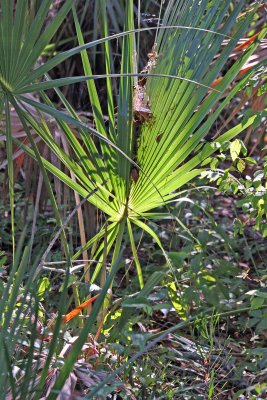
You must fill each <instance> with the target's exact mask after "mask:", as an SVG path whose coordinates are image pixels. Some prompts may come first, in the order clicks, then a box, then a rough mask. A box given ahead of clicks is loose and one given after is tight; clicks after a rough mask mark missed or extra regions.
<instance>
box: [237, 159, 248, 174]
mask: <svg viewBox="0 0 267 400" xmlns="http://www.w3.org/2000/svg"><path fill="white" fill-rule="evenodd" d="M236 167H237V169H238V171H239V172H243V171H244V169H245V168H246V163H245V161H244V160H242V159H241V158H239V159H238V160H237V164H236Z"/></svg>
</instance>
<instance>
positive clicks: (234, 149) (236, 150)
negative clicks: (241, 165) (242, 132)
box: [230, 139, 242, 161]
mask: <svg viewBox="0 0 267 400" xmlns="http://www.w3.org/2000/svg"><path fill="white" fill-rule="evenodd" d="M241 148H242V146H241V142H240V140H239V139H235V140H234V141H233V142H232V143H231V145H230V154H231V157H232V160H233V161H235V160H236V159H237V157H238V156H239V154H240V151H241Z"/></svg>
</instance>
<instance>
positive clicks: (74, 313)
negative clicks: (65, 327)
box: [62, 294, 98, 324]
mask: <svg viewBox="0 0 267 400" xmlns="http://www.w3.org/2000/svg"><path fill="white" fill-rule="evenodd" d="M97 298H98V294H97V295H96V296H94V297H91V298H90V299H89V300H86V301H85V302H84V303H82V304H80V305H79V306H78V307H76V308H74V310H72V311H71V312H69V313H68V314H66V315H64V317H63V318H62V322H63V323H64V324H67V323H68V322H69V321H71V320H72V319H73V318H74V317H76V316H77V315H79V314H80V312H81V311H82V310H83V309H84V308H85V307H87V306H88V305H89V304H91V303H93V302H94V301H95V300H96V299H97Z"/></svg>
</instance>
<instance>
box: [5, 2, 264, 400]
mask: <svg viewBox="0 0 267 400" xmlns="http://www.w3.org/2000/svg"><path fill="white" fill-rule="evenodd" d="M51 3H52V1H51V0H44V1H42V2H40V5H39V8H38V10H37V12H36V14H35V15H34V16H32V15H30V13H29V9H28V4H27V2H25V1H24V0H17V1H16V2H15V6H14V7H13V2H11V1H9V0H2V1H1V20H0V29H1V37H0V49H1V54H2V55H1V58H0V107H1V110H0V111H1V115H3V113H4V115H5V135H6V149H7V157H8V173H9V193H10V208H11V221H12V231H13V248H14V251H13V252H14V255H15V248H16V246H15V232H14V212H13V210H14V179H13V165H12V147H13V142H15V144H16V145H17V146H19V147H20V148H21V149H23V151H25V152H26V153H27V154H28V155H30V156H31V157H33V158H34V159H35V160H37V162H38V164H39V166H40V168H41V171H42V173H43V176H44V180H45V182H46V185H47V190H48V192H49V193H50V196H51V199H52V203H53V204H54V209H55V212H57V205H56V202H55V200H54V196H53V190H52V188H51V184H50V181H49V179H48V175H47V172H49V173H52V174H53V175H54V176H56V177H57V178H58V179H59V180H61V181H62V182H63V183H64V184H65V185H67V186H69V187H70V188H71V189H73V190H74V191H75V192H76V193H78V194H79V195H80V196H81V197H82V198H83V199H85V198H87V200H88V201H89V202H91V203H92V204H93V205H94V206H95V207H97V208H98V209H99V210H100V211H101V212H103V214H104V216H105V222H104V224H103V226H102V228H101V229H100V230H99V232H97V234H96V235H95V236H94V237H93V238H92V239H90V241H89V242H88V243H87V244H86V245H85V246H84V247H83V248H82V249H81V250H79V251H78V252H77V253H76V254H74V255H71V254H70V252H69V249H68V246H67V243H66V241H65V237H64V231H63V229H62V232H63V233H62V241H63V242H64V243H65V255H66V257H67V259H68V263H69V264H71V262H72V261H73V260H75V259H76V258H78V256H79V255H80V254H81V253H82V251H84V250H85V249H89V248H92V251H91V253H92V258H94V259H96V260H97V261H98V263H97V267H96V268H94V270H93V271H90V275H88V279H90V282H91V283H93V282H95V281H96V280H98V281H99V280H100V282H101V284H102V285H104V290H103V292H102V295H100V296H99V298H98V300H97V302H96V306H95V307H94V310H93V312H92V314H91V316H90V318H89V319H88V322H87V323H86V324H85V326H84V328H83V329H82V331H81V334H80V337H79V339H78V340H77V342H76V343H75V345H74V347H73V349H72V353H71V354H70V356H69V358H68V359H67V360H68V361H67V362H66V363H65V365H64V367H63V369H62V370H61V372H60V373H59V376H58V379H57V381H56V386H55V390H56V389H60V387H62V385H63V382H64V379H65V378H66V376H67V375H68V373H69V371H70V370H71V368H72V365H73V364H74V362H75V357H77V355H78V353H79V351H80V349H81V347H82V344H83V341H85V339H86V335H87V333H88V331H89V330H90V329H91V327H92V324H93V322H94V318H95V317H96V315H97V312H98V311H99V310H100V307H101V304H102V303H103V301H104V297H105V292H107V290H108V288H109V287H112V282H113V279H114V276H115V271H116V268H117V265H118V261H117V260H118V256H119V254H120V251H121V248H122V243H123V242H124V241H128V242H129V243H130V246H131V249H132V254H133V258H134V261H135V265H136V270H137V275H138V280H139V284H140V288H141V290H142V289H143V288H144V285H145V282H144V279H143V274H142V268H141V265H140V262H139V259H138V254H137V248H136V244H135V240H134V234H133V229H134V228H138V229H140V230H144V231H145V232H146V233H147V234H148V235H150V236H151V237H152V238H153V240H154V241H155V242H156V243H157V245H158V246H159V247H160V248H161V250H162V252H163V254H164V256H165V257H166V276H167V275H168V274H169V271H171V270H172V265H171V262H170V261H169V259H168V255H167V252H166V251H165V250H164V248H163V245H162V243H161V241H160V239H159V237H158V236H157V235H156V233H155V232H154V230H153V223H150V221H152V222H153V221H154V220H157V219H161V218H165V217H166V218H170V219H171V218H172V215H171V212H169V211H168V210H169V208H168V204H170V203H171V202H172V201H173V200H174V199H177V198H178V197H179V190H182V189H183V188H185V187H186V185H187V184H188V183H189V182H190V181H192V180H193V179H194V178H195V177H197V176H199V175H200V174H201V172H202V171H203V168H204V167H202V166H201V165H202V164H203V163H204V162H205V160H207V159H208V158H209V157H210V156H211V155H212V154H213V153H214V152H215V151H216V149H217V148H218V147H220V146H221V145H222V144H223V143H224V142H226V141H229V140H231V139H232V138H234V137H236V136H237V135H238V134H239V133H240V132H242V131H244V130H245V129H246V128H247V127H249V126H251V125H252V124H253V123H254V122H255V120H256V115H252V116H250V117H249V118H248V119H246V120H245V121H241V122H240V123H239V124H238V125H236V126H234V127H233V128H232V129H230V130H228V131H226V132H224V133H223V134H221V135H220V136H219V137H217V138H216V140H214V141H212V140H211V139H210V135H209V132H210V130H211V127H212V126H213V124H214V122H215V121H216V119H217V118H218V116H219V115H220V113H221V112H222V111H223V109H224V108H225V107H226V106H227V104H228V103H229V102H230V101H231V100H232V99H233V98H234V96H236V94H237V93H238V92H239V91H240V90H241V89H243V88H244V87H245V85H246V83H247V82H248V80H249V79H250V77H251V76H253V74H255V71H261V68H263V67H264V61H263V62H262V63H259V64H258V65H256V66H254V67H252V68H251V69H250V70H249V71H248V72H247V73H246V74H243V75H242V77H241V79H240V80H239V81H238V83H236V85H234V86H231V87H230V85H231V83H232V82H233V81H234V79H235V78H236V77H237V76H238V74H239V72H240V70H241V69H242V67H243V66H244V65H245V63H246V62H247V60H248V59H249V57H250V56H251V54H253V52H254V51H255V50H256V48H257V46H258V44H259V42H260V40H261V38H263V37H264V36H265V35H266V29H265V30H262V31H261V32H259V34H258V35H257V37H256V38H255V40H254V41H252V42H251V43H248V45H247V47H246V50H245V51H244V52H242V54H240V55H239V56H238V57H237V59H236V61H235V62H234V63H233V64H232V66H230V67H229V68H228V69H225V68H224V67H225V65H226V63H227V60H228V58H229V56H230V55H231V54H232V53H233V51H234V49H235V48H236V45H237V42H238V40H239V39H240V38H241V37H242V36H243V35H245V34H246V32H247V30H248V28H249V26H250V24H251V22H252V20H253V18H254V16H255V14H256V12H257V7H258V5H257V4H255V5H254V6H253V7H251V8H250V9H249V12H246V13H244V15H243V16H242V17H241V18H239V19H237V16H238V15H239V14H240V12H241V11H242V10H243V9H244V7H245V6H246V2H245V1H238V2H232V1H230V0H226V1H223V2H218V1H216V0H202V1H199V0H193V1H191V2H187V1H183V0H179V1H174V0H169V1H168V2H167V5H166V7H165V11H164V14H163V15H161V16H160V19H159V20H158V21H160V23H159V22H158V24H157V25H156V26H155V27H149V28H136V26H135V18H134V5H133V1H132V0H131V1H126V2H125V3H126V6H125V21H124V30H123V31H122V32H120V33H116V34H113V35H111V36H109V27H108V17H107V9H106V2H105V1H102V2H100V3H101V7H100V8H101V16H102V17H101V18H102V22H103V31H104V36H103V38H101V39H97V40H94V41H92V42H89V43H85V39H84V36H83V33H82V30H81V26H80V23H79V19H78V16H77V13H76V10H75V2H74V1H73V0H66V1H65V2H63V3H62V6H61V7H60V8H59V10H57V13H56V15H55V17H54V19H53V20H52V21H51V22H50V23H48V24H47V25H46V27H45V29H42V27H43V26H44V25H45V20H46V16H47V13H48V12H49V9H50V6H51ZM100 3H99V4H100ZM162 3H163V2H162ZM70 13H72V15H73V18H74V23H75V29H76V34H77V39H78V42H79V45H78V46H77V47H74V48H72V49H71V50H66V51H64V52H62V53H58V54H56V55H55V56H53V57H51V58H50V59H49V60H48V61H46V62H44V63H42V64H40V63H39V61H40V56H41V55H42V52H43V51H44V49H45V48H46V46H48V44H49V42H50V40H51V39H52V38H53V35H54V34H55V32H56V31H57V30H58V28H59V27H60V25H61V23H62V22H63V20H64V19H65V18H66V16H67V15H68V14H70ZM162 13H163V11H162ZM148 29H149V30H151V32H154V34H155V41H154V46H153V49H151V52H150V53H149V54H148V58H147V63H146V66H145V67H144V68H143V69H141V68H140V69H139V63H138V55H139V48H138V44H139V45H140V42H141V41H142V33H143V32H144V31H146V30H148ZM114 40H117V41H119V42H120V45H121V46H120V48H121V54H120V71H119V73H117V74H115V73H114V71H113V68H112V65H113V63H112V59H113V55H112V51H111V46H110V42H111V41H114ZM100 45H101V46H102V48H103V51H104V56H105V69H106V73H105V74H104V75H96V74H94V72H93V70H92V67H91V64H90V59H89V57H88V53H87V50H89V49H92V48H94V47H95V46H100ZM77 54H80V55H81V59H82V64H83V70H84V75H83V76H75V77H73V76H71V77H60V78H59V79H53V80H51V79H50V77H49V72H50V71H51V70H52V69H53V68H54V67H56V66H58V65H60V63H62V62H64V61H65V60H67V59H69V58H70V57H72V56H74V55H77ZM219 77H220V79H219V81H218V82H217V83H216V85H214V84H213V83H214V81H216V79H218V78H219ZM99 79H101V80H102V81H103V82H105V90H104V93H105V95H106V98H105V99H104V100H103V94H101V97H100V94H99V93H98V92H97V88H96V83H95V81H96V80H99ZM80 82H86V85H87V89H88V95H89V100H90V109H91V110H92V113H93V125H87V124H86V123H84V122H83V121H82V120H80V119H79V117H78V114H77V113H76V112H75V110H74V109H73V108H72V106H71V104H70V103H69V102H68V101H67V100H66V98H65V97H64V96H63V94H62V92H61V88H62V87H63V86H66V85H74V84H75V83H80ZM229 87H230V89H229ZM114 88H115V90H114ZM116 88H118V92H117V91H116ZM49 89H50V90H51V89H54V90H55V92H56V95H57V96H58V97H59V98H60V100H61V103H62V104H63V105H64V110H62V109H61V110H59V109H57V108H56V106H55V105H54V104H53V102H52V101H51V100H50V99H49V97H48V95H47V93H46V91H47V90H49ZM226 91H227V94H226V95H225V96H223V94H224V93H225V92H226ZM30 93H35V94H38V96H39V97H40V99H41V101H40V102H38V101H36V100H34V99H33V98H32V97H30V96H28V94H30ZM29 106H30V107H29ZM10 107H12V108H13V109H14V110H15V111H16V113H17V115H18V117H19V118H20V121H21V123H22V126H23V128H24V130H25V132H26V134H27V136H28V143H29V145H25V144H23V143H21V142H19V141H18V140H17V139H16V138H15V137H12V129H11V126H12V124H11V119H10ZM32 107H34V109H35V110H36V112H37V114H36V113H32V112H31V110H32ZM104 110H107V114H108V115H107V117H106V116H105V115H104ZM211 110H212V111H213V112H212V113H211ZM265 111H266V110H265ZM36 115H38V118H37V117H36ZM51 121H52V123H51ZM51 125H53V126H56V129H58V130H59V131H60V134H61V135H62V136H63V137H64V146H60V145H59V143H58V142H57V141H56V140H55V138H54V135H53V132H52V128H51ZM33 131H35V133H36V134H37V135H38V137H39V140H40V139H41V140H42V141H43V142H44V143H45V144H46V145H47V146H48V147H49V148H50V150H51V151H52V152H53V153H54V155H55V156H56V157H57V158H58V160H59V161H60V163H61V165H62V166H64V168H59V167H58V166H56V165H53V164H52V163H51V162H50V161H48V160H46V159H45V157H43V155H42V154H40V152H39V150H38V148H37V146H36V143H35V139H34V138H33V136H32V132H33ZM162 206H165V208H164V209H165V210H167V211H166V212H165V213H163V212H162V211H161V207H162ZM57 218H58V224H59V225H61V226H62V223H61V221H60V218H59V215H58V213H57ZM109 253H111V254H112V265H113V266H112V268H111V271H107V270H106V266H105V265H106V263H105V261H106V258H107V255H108V254H109ZM88 268H89V267H88ZM86 272H88V271H86ZM107 272H108V276H107V277H106V276H105V275H106V273H107ZM14 273H15V272H14ZM161 278H162V276H161ZM165 281H166V282H167V279H166V280H165ZM66 287H67V284H66ZM8 290H9V289H8ZM7 296H8V292H7ZM13 297H14V296H13ZM13 297H12V299H13V300H12V301H14V298H13ZM3 310H4V308H3ZM62 310H63V304H62ZM62 310H61V311H62ZM59 323H60V321H59ZM6 329H7V328H6ZM4 332H5V333H6V332H7V330H5V331H4ZM2 339H3V337H2ZM3 341H4V339H3ZM52 353H53V350H51V357H52ZM48 364H49V363H48ZM0 379H2V378H0ZM42 379H44V378H41V382H42ZM55 393H56V392H55ZM53 396H56V395H55V394H50V395H49V399H50V398H51V399H52V398H55V397H53ZM25 398H26V397H25Z"/></svg>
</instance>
